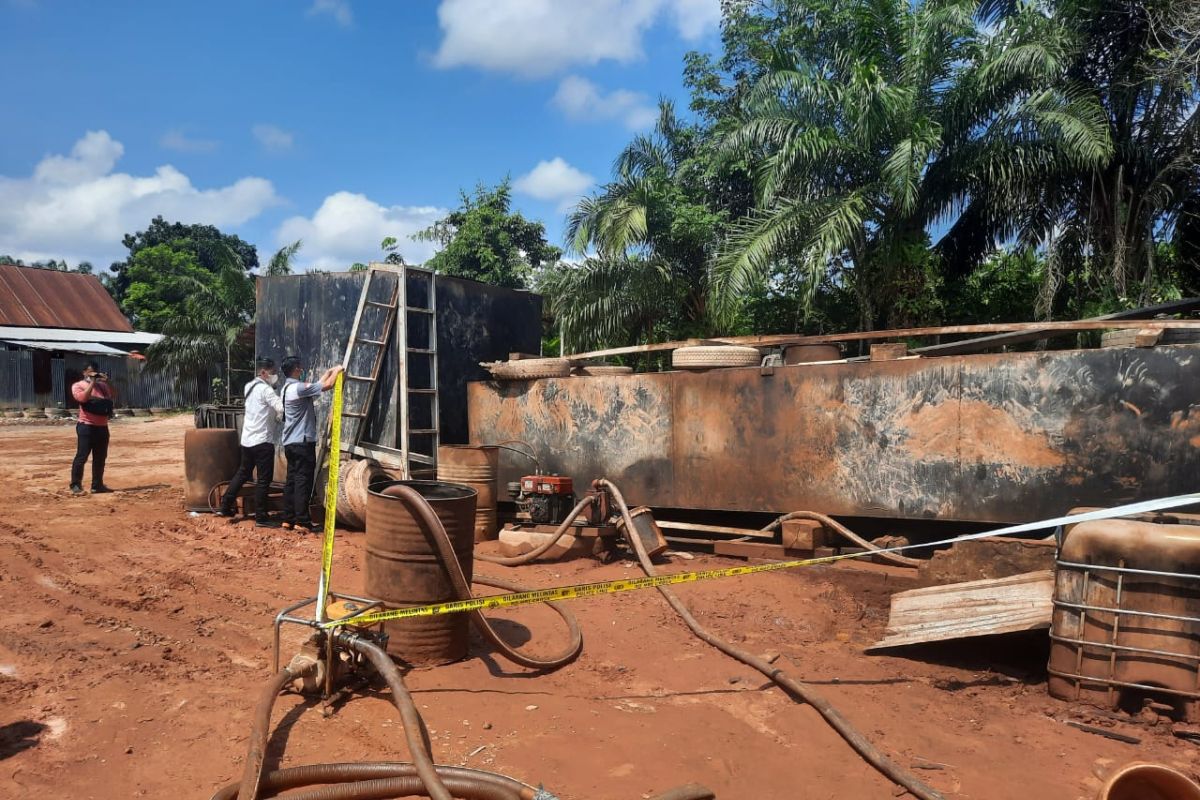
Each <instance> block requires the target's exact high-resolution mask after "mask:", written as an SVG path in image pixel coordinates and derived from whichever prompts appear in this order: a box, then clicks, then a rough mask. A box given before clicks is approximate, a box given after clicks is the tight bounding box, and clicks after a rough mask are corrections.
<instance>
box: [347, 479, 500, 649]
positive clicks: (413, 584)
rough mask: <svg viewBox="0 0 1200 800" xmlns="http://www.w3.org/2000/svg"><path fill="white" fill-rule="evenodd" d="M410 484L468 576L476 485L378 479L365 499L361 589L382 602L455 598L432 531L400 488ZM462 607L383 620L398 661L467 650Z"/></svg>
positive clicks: (404, 604)
mask: <svg viewBox="0 0 1200 800" xmlns="http://www.w3.org/2000/svg"><path fill="white" fill-rule="evenodd" d="M401 486H407V487H409V488H411V489H413V490H414V491H415V492H417V494H419V495H420V496H421V497H423V498H425V500H426V501H427V502H428V503H429V505H430V506H431V507H432V508H433V511H434V513H435V514H437V517H438V519H439V520H441V523H442V527H444V528H445V529H446V533H447V534H448V535H449V537H450V542H451V544H452V545H453V548H454V552H455V554H456V555H457V556H458V561H459V563H460V564H461V565H462V570H463V573H464V574H465V575H466V578H467V581H468V582H469V581H470V580H471V574H472V554H473V551H474V546H475V536H474V531H475V498H476V492H475V490H474V489H472V488H471V487H469V486H463V485H460V484H455V483H443V482H440V481H379V482H377V483H375V484H373V485H372V486H371V489H370V494H369V496H368V498H367V536H366V539H367V557H366V563H367V580H366V591H367V596H368V597H372V598H375V599H378V600H382V601H383V602H384V604H385V605H386V606H387V607H388V608H407V607H410V606H418V605H427V604H429V603H441V602H445V601H447V600H453V599H456V595H455V592H454V587H453V585H452V584H451V582H450V578H449V574H448V573H447V571H446V567H445V566H444V565H443V564H442V560H441V557H440V556H439V555H438V550H437V547H436V545H435V543H434V538H433V536H434V534H433V531H431V530H429V527H428V526H427V525H425V524H424V523H423V522H422V521H421V518H420V517H419V516H418V514H417V511H416V509H415V508H414V504H413V503H411V502H410V500H409V499H408V498H406V497H403V496H401V493H400V487H401ZM469 625H470V619H469V616H468V615H467V614H446V615H442V616H433V617H415V618H413V619H403V620H392V621H389V622H386V623H384V630H385V631H386V632H387V634H388V644H387V650H388V653H389V654H390V655H391V656H392V657H393V658H395V659H396V660H397V661H400V662H403V663H406V664H412V665H419V666H433V665H436V664H448V663H450V662H451V661H458V660H459V659H462V658H465V657H466V655H467V641H468V636H469Z"/></svg>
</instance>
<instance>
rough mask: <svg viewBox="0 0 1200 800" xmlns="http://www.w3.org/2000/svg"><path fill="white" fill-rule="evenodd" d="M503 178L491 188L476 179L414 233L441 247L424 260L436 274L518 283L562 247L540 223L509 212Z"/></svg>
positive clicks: (508, 195)
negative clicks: (437, 216)
mask: <svg viewBox="0 0 1200 800" xmlns="http://www.w3.org/2000/svg"><path fill="white" fill-rule="evenodd" d="M511 208H512V189H511V187H510V185H509V181H508V180H507V179H505V180H504V181H502V182H501V183H500V184H499V185H498V186H496V187H495V188H492V189H488V188H486V187H484V186H483V185H482V184H480V185H479V186H477V187H476V188H475V192H474V193H473V194H467V193H466V192H463V193H462V195H461V202H460V205H459V207H458V209H456V210H455V211H452V212H450V213H449V214H447V215H446V216H445V217H443V218H442V219H440V220H438V221H437V222H435V223H434V224H433V225H431V226H430V227H428V228H426V229H425V230H423V231H421V232H420V233H417V234H414V235H413V239H415V240H418V241H427V242H435V243H437V244H438V246H439V247H440V248H441V249H440V250H439V251H438V252H437V253H436V254H435V255H434V256H433V258H431V259H429V261H428V262H426V263H425V266H426V267H428V268H430V269H433V270H434V271H436V272H438V273H439V274H442V275H454V276H457V277H461V278H472V279H474V280H478V281H483V282H484V283H491V284H494V285H496V286H507V287H509V288H514V289H522V288H525V287H527V286H528V285H529V280H530V277H531V276H532V274H533V272H534V271H535V270H537V269H540V268H542V267H545V266H548V265H550V264H553V263H554V262H555V261H557V260H558V258H559V256H561V255H562V251H561V250H559V249H558V248H557V247H554V246H553V245H550V244H549V243H547V241H546V227H545V226H544V225H543V224H542V223H540V222H532V221H530V220H527V219H525V218H524V217H523V216H521V214H519V213H516V212H513V211H512V210H511Z"/></svg>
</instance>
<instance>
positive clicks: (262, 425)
mask: <svg viewBox="0 0 1200 800" xmlns="http://www.w3.org/2000/svg"><path fill="white" fill-rule="evenodd" d="M255 367H256V368H257V369H258V374H257V375H256V376H255V378H254V380H252V381H250V382H249V383H247V384H246V390H245V391H246V412H245V415H244V417H243V420H242V442H241V443H242V460H241V463H240V464H239V466H238V471H237V473H236V474H235V475H234V476H233V478H232V479H231V480H230V481H229V488H228V489H227V490H226V491H225V496H224V497H222V498H221V510H220V511H218V512H217V515H218V516H222V517H232V516H233V515H234V504H235V503H236V502H237V497H238V492H240V491H241V490H242V486H244V485H245V484H246V481H248V480H250V473H251V472H254V473H255V476H256V478H257V483H256V484H255V492H254V524H255V526H256V527H259V528H276V527H278V526H279V524H278V523H276V522H273V521H272V520H271V518H270V514H268V512H267V490H268V489H270V487H271V479H272V478H274V477H275V441H276V440H277V439H278V438H279V421H280V420H281V419H282V418H283V401H281V400H280V399H279V395H278V394H277V393H276V391H275V385H276V384H278V383H279V370H277V369H275V362H274V361H272V360H271V359H269V358H260V359H258V361H256V362H255Z"/></svg>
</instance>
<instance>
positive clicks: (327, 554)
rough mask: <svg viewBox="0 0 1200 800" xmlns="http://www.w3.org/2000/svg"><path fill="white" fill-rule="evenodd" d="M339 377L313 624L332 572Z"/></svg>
mask: <svg viewBox="0 0 1200 800" xmlns="http://www.w3.org/2000/svg"><path fill="white" fill-rule="evenodd" d="M342 375H343V373H341V372H339V373H338V374H337V378H336V379H335V380H334V382H333V408H332V409H330V412H329V422H330V431H329V477H328V478H327V479H326V482H325V541H324V543H323V544H322V547H321V577H320V579H319V580H318V582H317V622H323V621H324V620H325V605H326V603H328V602H329V580H330V577H331V573H332V572H333V529H334V527H335V526H336V524H337V495H338V470H339V468H340V467H341V461H342Z"/></svg>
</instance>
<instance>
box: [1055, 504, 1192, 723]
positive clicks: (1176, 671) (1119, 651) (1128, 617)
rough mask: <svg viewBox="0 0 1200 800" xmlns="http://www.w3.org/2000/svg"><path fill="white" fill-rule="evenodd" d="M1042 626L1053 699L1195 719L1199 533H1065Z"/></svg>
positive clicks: (1183, 529) (1105, 527) (1093, 525)
mask: <svg viewBox="0 0 1200 800" xmlns="http://www.w3.org/2000/svg"><path fill="white" fill-rule="evenodd" d="M1057 566H1058V570H1057V574H1056V578H1055V590H1054V616H1053V620H1052V622H1051V628H1050V639H1051V648H1050V663H1049V668H1048V671H1049V674H1050V678H1049V681H1048V689H1049V691H1050V694H1051V695H1053V696H1054V697H1057V698H1060V699H1063V700H1072V701H1079V702H1084V703H1087V704H1089V705H1094V706H1099V707H1104V708H1123V709H1125V710H1127V711H1133V712H1136V711H1140V710H1141V705H1142V704H1143V703H1144V702H1145V701H1147V700H1152V701H1155V702H1158V703H1161V704H1165V705H1167V706H1169V707H1170V708H1171V710H1172V716H1175V717H1176V718H1178V719H1183V720H1187V721H1191V722H1196V721H1200V527H1198V526H1196V525H1189V524H1159V523H1154V522H1143V521H1136V520H1128V519H1112V520H1097V521H1092V522H1082V523H1079V524H1077V525H1072V526H1068V529H1067V532H1066V534H1065V536H1064V539H1063V543H1062V547H1061V549H1060V551H1059V557H1058V564H1057Z"/></svg>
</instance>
